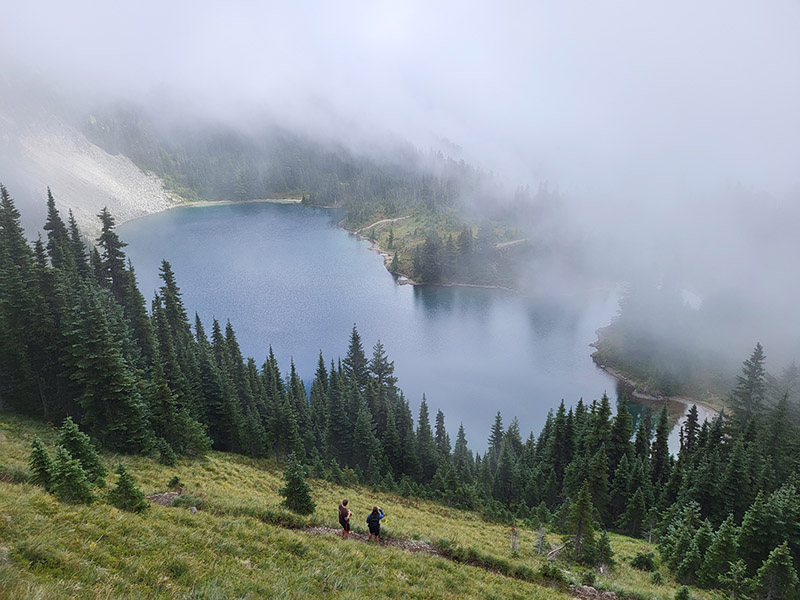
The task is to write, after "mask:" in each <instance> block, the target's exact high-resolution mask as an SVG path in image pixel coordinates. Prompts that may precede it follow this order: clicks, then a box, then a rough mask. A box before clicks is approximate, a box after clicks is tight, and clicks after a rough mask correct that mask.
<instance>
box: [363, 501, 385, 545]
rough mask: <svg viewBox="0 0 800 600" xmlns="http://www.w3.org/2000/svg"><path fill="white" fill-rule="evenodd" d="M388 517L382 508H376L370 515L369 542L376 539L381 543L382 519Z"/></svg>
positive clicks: (368, 524) (368, 522)
mask: <svg viewBox="0 0 800 600" xmlns="http://www.w3.org/2000/svg"><path fill="white" fill-rule="evenodd" d="M385 516H386V515H384V514H383V509H382V508H381V507H380V506H376V507H375V508H373V509H372V512H371V513H369V515H368V516H367V527H369V538H367V541H368V542H370V541H372V538H373V537H374V538H375V541H376V542H379V543H380V541H381V539H380V538H381V519H383V518H384V517H385Z"/></svg>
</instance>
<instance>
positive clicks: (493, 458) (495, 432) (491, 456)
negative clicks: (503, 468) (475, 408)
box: [487, 410, 504, 472]
mask: <svg viewBox="0 0 800 600" xmlns="http://www.w3.org/2000/svg"><path fill="white" fill-rule="evenodd" d="M503 435H504V431H503V417H502V416H501V415H500V411H499V410H498V411H497V414H496V415H495V417H494V424H493V425H492V430H491V433H490V435H489V451H488V453H487V456H488V460H489V468H490V471H491V472H494V470H495V468H496V467H497V459H498V458H500V446H501V445H502V443H503Z"/></svg>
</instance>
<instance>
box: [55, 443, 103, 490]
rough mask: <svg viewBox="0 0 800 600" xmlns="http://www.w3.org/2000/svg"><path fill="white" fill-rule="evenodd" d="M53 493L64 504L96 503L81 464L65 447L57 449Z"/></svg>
mask: <svg viewBox="0 0 800 600" xmlns="http://www.w3.org/2000/svg"><path fill="white" fill-rule="evenodd" d="M54 463H55V464H54V468H53V478H52V491H53V494H55V496H56V497H57V498H58V499H59V500H61V501H62V502H68V503H71V504H90V503H92V502H93V501H94V494H93V493H92V485H91V483H89V479H88V477H87V476H86V471H84V470H83V467H81V463H80V462H79V461H78V460H76V459H74V458H72V456H70V454H69V452H67V450H66V449H65V448H64V447H63V446H58V447H57V448H56V454H55V460H54Z"/></svg>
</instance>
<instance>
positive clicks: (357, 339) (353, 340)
mask: <svg viewBox="0 0 800 600" xmlns="http://www.w3.org/2000/svg"><path fill="white" fill-rule="evenodd" d="M342 365H343V367H344V372H345V375H347V377H348V378H349V379H351V380H353V381H355V382H356V383H357V384H358V386H359V388H361V389H363V388H364V386H365V385H367V378H368V376H369V373H368V371H367V366H368V365H367V356H366V355H365V354H364V346H363V344H362V343H361V336H360V335H359V334H358V329H356V325H355V323H353V331H352V332H351V333H350V345H349V346H348V348H347V356H346V357H345V359H344V361H342Z"/></svg>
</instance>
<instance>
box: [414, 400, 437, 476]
mask: <svg viewBox="0 0 800 600" xmlns="http://www.w3.org/2000/svg"><path fill="white" fill-rule="evenodd" d="M417 456H419V462H420V465H421V467H422V482H423V483H430V481H431V480H432V479H433V476H434V474H435V473H436V469H437V467H438V465H439V461H438V459H437V453H436V442H435V441H434V438H433V432H432V431H431V424H430V420H429V417H428V403H427V402H426V400H425V395H424V394H423V395H422V402H421V403H420V406H419V419H418V420H417Z"/></svg>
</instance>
